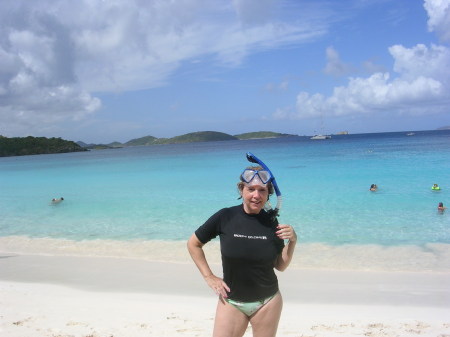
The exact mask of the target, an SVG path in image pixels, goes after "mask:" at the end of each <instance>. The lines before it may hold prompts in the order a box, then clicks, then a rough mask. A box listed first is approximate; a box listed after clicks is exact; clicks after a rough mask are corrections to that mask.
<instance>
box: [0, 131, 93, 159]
mask: <svg viewBox="0 0 450 337" xmlns="http://www.w3.org/2000/svg"><path fill="white" fill-rule="evenodd" d="M79 151H87V149H85V148H83V147H81V146H80V145H78V144H77V143H75V142H73V141H69V140H64V139H61V138H46V137H31V136H28V137H14V138H7V137H3V136H0V157H10V156H26V155H32V154H50V153H66V152H79Z"/></svg>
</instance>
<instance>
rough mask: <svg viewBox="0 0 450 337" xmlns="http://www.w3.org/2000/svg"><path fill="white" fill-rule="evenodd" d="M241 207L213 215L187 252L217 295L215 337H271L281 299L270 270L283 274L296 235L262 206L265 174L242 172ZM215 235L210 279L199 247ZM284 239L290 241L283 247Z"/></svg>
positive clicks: (269, 189)
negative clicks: (216, 268) (215, 261)
mask: <svg viewBox="0 0 450 337" xmlns="http://www.w3.org/2000/svg"><path fill="white" fill-rule="evenodd" d="M240 180H241V181H240V182H239V183H238V190H239V193H240V195H241V197H242V200H243V201H242V204H241V205H238V206H234V207H229V208H224V209H221V210H220V211H218V212H217V213H215V214H214V215H213V216H212V217H211V218H209V219H208V220H207V221H206V222H205V223H204V224H203V225H202V226H200V227H199V228H198V229H197V230H196V231H195V233H194V234H193V235H192V236H191V237H190V239H189V240H188V250H189V253H190V254H191V256H192V259H193V260H194V262H195V264H196V265H197V267H198V269H199V271H200V273H201V274H202V275H203V277H204V279H205V281H206V283H207V284H208V286H209V287H210V288H211V289H213V291H214V292H215V293H216V295H218V296H219V301H218V303H217V309H216V318H215V323H214V332H213V336H214V337H222V336H223V337H238V336H243V335H244V333H245V331H246V329H247V326H248V324H249V323H250V324H251V326H252V329H253V336H255V337H266V336H267V337H271V336H275V335H276V332H277V328H278V322H279V320H280V316H281V309H282V306H283V300H282V297H281V294H280V292H279V290H278V280H277V277H276V274H275V272H274V268H275V269H277V270H279V271H284V270H285V269H286V268H287V267H288V266H289V263H290V262H291V259H292V256H293V254H294V249H295V244H296V241H297V235H296V233H295V231H294V229H293V228H292V227H291V226H289V225H280V224H278V221H277V220H276V217H272V216H271V215H270V214H269V213H268V212H266V211H265V210H264V209H263V208H264V205H265V204H266V202H267V201H268V200H269V196H270V195H271V194H272V193H273V186H272V183H271V176H270V171H267V170H264V169H263V168H262V167H260V166H257V167H249V168H247V169H246V170H244V172H243V173H242V174H241V177H240ZM216 236H220V246H221V253H222V268H223V279H221V278H220V277H218V276H216V275H214V274H213V273H212V271H211V269H210V267H209V265H208V262H207V260H206V257H205V254H204V251H203V245H205V244H206V243H207V242H208V241H210V240H211V239H212V238H214V237H216ZM284 240H289V241H288V242H287V244H285V243H284Z"/></svg>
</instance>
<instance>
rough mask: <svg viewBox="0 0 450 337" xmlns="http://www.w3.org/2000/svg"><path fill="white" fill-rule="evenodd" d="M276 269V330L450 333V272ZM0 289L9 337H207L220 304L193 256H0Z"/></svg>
mask: <svg viewBox="0 0 450 337" xmlns="http://www.w3.org/2000/svg"><path fill="white" fill-rule="evenodd" d="M212 268H213V269H214V271H215V272H216V273H218V274H219V275H220V265H219V264H213V265H212ZM278 276H279V282H280V289H281V292H282V295H283V297H284V309H283V314H282V318H281V321H280V328H279V334H278V335H279V336H316V337H319V336H324V337H328V336H329V337H332V336H337V335H340V336H346V337H351V336H361V335H366V336H417V335H418V334H420V335H421V336H429V337H431V336H434V337H438V336H448V335H450V318H449V317H450V306H449V303H450V273H436V272H368V271H343V270H341V271H336V270H311V269H292V270H289V269H288V270H287V271H285V272H284V273H278ZM0 291H1V293H2V298H1V299H0V301H1V303H2V307H3V308H4V309H3V313H2V315H1V317H0V322H1V325H0V332H2V331H3V332H5V333H6V335H8V336H10V337H19V336H21V337H22V336H25V335H26V336H28V337H41V336H45V337H54V336H59V337H69V336H76V337H87V336H93V337H103V336H108V337H109V336H124V337H134V336H173V335H183V336H202V337H203V336H205V337H206V336H210V335H211V331H212V326H213V320H214V312H215V305H216V301H217V298H216V297H215V296H214V294H213V293H212V291H210V289H209V288H207V286H206V284H205V283H204V281H203V279H202V278H201V276H200V274H199V273H198V271H197V269H196V267H195V265H194V264H193V263H176V262H155V261H144V260H139V259H130V258H126V259H123V258H110V257H73V256H44V255H13V254H5V253H0ZM245 336H251V331H250V330H249V331H247V333H246V334H245Z"/></svg>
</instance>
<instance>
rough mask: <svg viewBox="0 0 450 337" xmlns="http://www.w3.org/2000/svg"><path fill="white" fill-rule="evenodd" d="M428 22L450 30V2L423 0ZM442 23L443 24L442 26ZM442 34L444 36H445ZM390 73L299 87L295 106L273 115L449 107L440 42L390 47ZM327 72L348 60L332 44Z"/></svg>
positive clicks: (447, 64)
mask: <svg viewBox="0 0 450 337" xmlns="http://www.w3.org/2000/svg"><path fill="white" fill-rule="evenodd" d="M425 7H426V8H427V10H428V14H429V16H430V20H429V23H428V24H429V26H430V27H431V28H432V29H433V30H436V31H438V32H440V33H441V34H444V32H445V34H446V33H448V32H450V25H449V20H448V18H449V13H450V1H442V0H441V1H439V0H426V2H425ZM444 27H445V29H444ZM445 34H444V35H445ZM389 52H390V54H391V55H392V57H393V59H394V67H393V72H392V73H389V72H375V73H373V74H372V75H371V76H369V77H367V78H363V77H352V78H350V79H349V81H348V83H347V85H346V86H340V87H336V88H334V90H333V93H332V95H330V96H328V97H327V96H325V95H323V94H320V93H316V94H310V93H308V92H300V93H299V94H298V95H297V99H296V110H295V111H289V110H283V109H279V110H277V111H276V112H275V113H274V115H273V116H274V118H276V119H302V118H309V117H314V116H324V115H329V116H342V115H358V114H377V113H386V112H387V113H397V114H411V115H421V114H423V115H425V114H434V113H440V112H443V111H448V106H449V104H450V49H449V48H448V47H446V46H442V45H440V46H439V45H431V46H430V47H427V46H425V45H423V44H417V45H416V46H413V47H412V48H407V47H404V46H402V45H394V46H391V47H390V48H389ZM327 61H328V63H327V68H326V72H327V73H329V74H336V75H337V74H340V73H344V72H345V70H346V69H348V68H346V65H345V64H344V63H343V62H342V61H341V60H340V58H339V55H338V53H337V52H336V51H335V50H334V49H333V48H328V49H327Z"/></svg>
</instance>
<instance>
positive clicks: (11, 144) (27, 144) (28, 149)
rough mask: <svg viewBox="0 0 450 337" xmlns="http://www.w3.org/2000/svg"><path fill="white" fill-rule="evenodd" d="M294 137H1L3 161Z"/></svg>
mask: <svg viewBox="0 0 450 337" xmlns="http://www.w3.org/2000/svg"><path fill="white" fill-rule="evenodd" d="M287 136H294V135H289V134H285V133H277V132H271V131H259V132H248V133H242V134H239V135H234V136H232V135H229V134H226V133H223V132H216V131H199V132H191V133H187V134H185V135H181V136H176V137H172V138H157V137H153V136H145V137H141V138H136V139H132V140H129V141H128V142H126V143H120V142H113V143H109V144H86V143H84V142H82V141H78V142H73V141H69V140H64V139H61V138H46V137H31V136H28V137H14V138H7V137H3V136H1V135H0V157H10V156H26V155H35V154H51V153H67V152H80V151H89V150H91V149H96V150H97V149H99V150H100V149H111V148H120V147H128V146H150V145H162V144H179V143H193V142H216V141H227V140H248V139H261V138H277V137H287Z"/></svg>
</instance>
